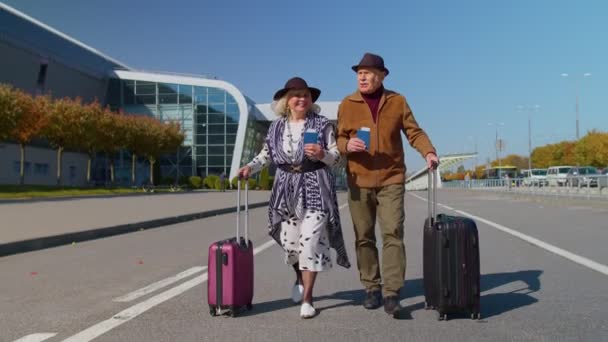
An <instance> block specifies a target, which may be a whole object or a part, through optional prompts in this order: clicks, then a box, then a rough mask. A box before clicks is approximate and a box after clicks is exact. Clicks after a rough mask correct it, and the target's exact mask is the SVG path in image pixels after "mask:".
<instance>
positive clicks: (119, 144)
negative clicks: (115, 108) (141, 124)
mask: <svg viewBox="0 0 608 342" xmlns="http://www.w3.org/2000/svg"><path fill="white" fill-rule="evenodd" d="M98 125H99V126H98V129H97V131H98V136H97V138H98V139H99V141H98V148H99V151H102V152H104V153H105V155H106V158H107V159H108V160H109V161H110V183H112V184H113V183H114V154H115V153H116V152H117V151H119V150H120V149H121V148H124V147H125V146H126V137H125V135H126V134H125V132H126V131H127V128H126V124H125V120H124V117H123V116H122V115H120V114H114V113H113V112H112V111H110V109H108V108H106V109H104V110H103V113H102V115H101V116H100V118H99V121H98Z"/></svg>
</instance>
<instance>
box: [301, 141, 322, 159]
mask: <svg viewBox="0 0 608 342" xmlns="http://www.w3.org/2000/svg"><path fill="white" fill-rule="evenodd" d="M304 154H305V155H306V156H307V157H309V158H311V159H314V160H321V159H323V157H325V150H323V147H321V145H319V144H306V145H304Z"/></svg>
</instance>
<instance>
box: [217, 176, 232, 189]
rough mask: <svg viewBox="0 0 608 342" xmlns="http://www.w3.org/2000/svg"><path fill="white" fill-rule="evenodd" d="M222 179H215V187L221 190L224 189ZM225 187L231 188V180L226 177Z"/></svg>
mask: <svg viewBox="0 0 608 342" xmlns="http://www.w3.org/2000/svg"><path fill="white" fill-rule="evenodd" d="M221 186H222V181H221V180H220V179H219V178H218V179H217V180H216V181H215V185H214V189H216V190H221V189H222V187H221ZM224 189H226V190H227V189H230V182H229V181H228V180H227V179H224Z"/></svg>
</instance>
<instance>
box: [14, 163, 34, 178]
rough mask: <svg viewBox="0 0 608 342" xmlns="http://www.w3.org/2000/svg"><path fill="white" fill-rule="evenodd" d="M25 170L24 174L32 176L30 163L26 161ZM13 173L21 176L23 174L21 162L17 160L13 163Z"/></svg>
mask: <svg viewBox="0 0 608 342" xmlns="http://www.w3.org/2000/svg"><path fill="white" fill-rule="evenodd" d="M23 169H24V170H23V174H24V175H29V174H30V162H28V161H26V162H25V165H24V166H23ZM13 171H14V172H15V174H17V175H19V174H20V173H21V162H20V161H19V160H15V161H14V162H13Z"/></svg>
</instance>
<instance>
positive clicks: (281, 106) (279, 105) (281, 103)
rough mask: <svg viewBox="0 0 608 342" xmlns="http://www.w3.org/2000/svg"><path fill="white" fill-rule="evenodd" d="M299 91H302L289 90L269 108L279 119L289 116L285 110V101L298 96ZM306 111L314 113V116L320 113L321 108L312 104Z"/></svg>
mask: <svg viewBox="0 0 608 342" xmlns="http://www.w3.org/2000/svg"><path fill="white" fill-rule="evenodd" d="M301 91H302V90H290V91H288V92H287V93H286V94H285V95H283V97H281V98H280V99H278V100H276V101H273V102H272V103H271V104H270V108H271V109H272V111H273V112H275V114H277V115H278V116H281V117H287V116H289V114H290V111H289V108H287V101H288V100H289V98H291V97H293V96H294V95H296V94H299V93H300V92H301ZM308 111H309V112H314V113H316V114H319V113H320V112H321V107H319V105H318V104H316V103H313V104H312V105H311V106H310V109H309V110H308Z"/></svg>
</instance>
